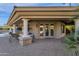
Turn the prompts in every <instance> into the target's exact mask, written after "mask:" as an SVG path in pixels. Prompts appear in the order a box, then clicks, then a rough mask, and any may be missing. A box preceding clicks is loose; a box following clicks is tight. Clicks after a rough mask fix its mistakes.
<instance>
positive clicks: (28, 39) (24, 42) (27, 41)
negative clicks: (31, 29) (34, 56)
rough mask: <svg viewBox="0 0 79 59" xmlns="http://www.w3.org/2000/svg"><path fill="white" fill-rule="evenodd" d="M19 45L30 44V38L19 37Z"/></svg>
mask: <svg viewBox="0 0 79 59" xmlns="http://www.w3.org/2000/svg"><path fill="white" fill-rule="evenodd" d="M19 39H20V40H19V43H20V45H21V46H26V45H29V44H32V37H20V38H19Z"/></svg>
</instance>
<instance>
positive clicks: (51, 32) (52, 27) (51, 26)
mask: <svg viewBox="0 0 79 59" xmlns="http://www.w3.org/2000/svg"><path fill="white" fill-rule="evenodd" d="M50 35H51V36H53V35H54V25H53V24H51V25H50Z"/></svg>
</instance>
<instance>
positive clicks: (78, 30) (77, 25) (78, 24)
mask: <svg viewBox="0 0 79 59" xmlns="http://www.w3.org/2000/svg"><path fill="white" fill-rule="evenodd" d="M74 21H75V37H74V38H75V39H77V37H78V36H79V34H78V33H79V19H75V20H74Z"/></svg>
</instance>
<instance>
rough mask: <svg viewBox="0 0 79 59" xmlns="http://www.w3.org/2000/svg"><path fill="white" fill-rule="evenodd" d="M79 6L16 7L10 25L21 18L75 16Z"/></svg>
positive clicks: (9, 21)
mask: <svg viewBox="0 0 79 59" xmlns="http://www.w3.org/2000/svg"><path fill="white" fill-rule="evenodd" d="M78 10H79V7H14V9H13V12H12V13H11V16H10V18H9V20H8V23H7V24H8V25H10V24H12V23H14V22H15V21H16V20H20V19H21V18H74V17H75V16H78V14H79V12H78Z"/></svg>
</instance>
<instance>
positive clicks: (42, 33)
mask: <svg viewBox="0 0 79 59" xmlns="http://www.w3.org/2000/svg"><path fill="white" fill-rule="evenodd" d="M43 35H44V25H43V24H40V36H43Z"/></svg>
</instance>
